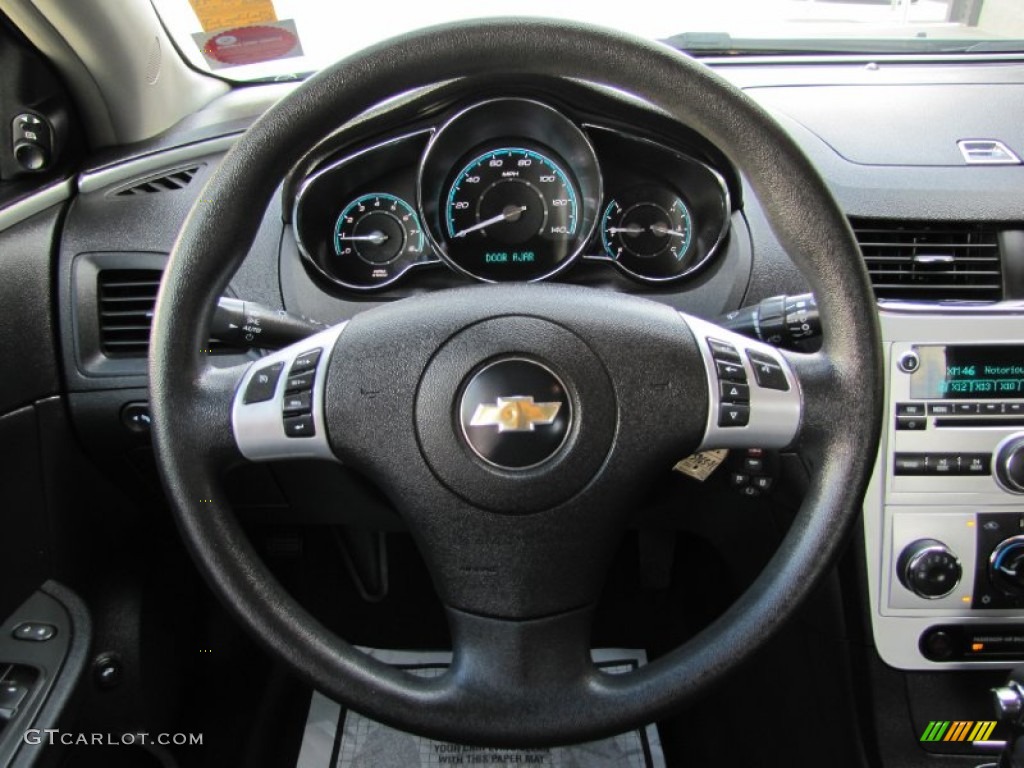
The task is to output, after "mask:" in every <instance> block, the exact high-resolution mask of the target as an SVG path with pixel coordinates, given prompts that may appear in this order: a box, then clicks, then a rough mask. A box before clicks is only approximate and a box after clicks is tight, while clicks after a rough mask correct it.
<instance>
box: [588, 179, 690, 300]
mask: <svg viewBox="0 0 1024 768" xmlns="http://www.w3.org/2000/svg"><path fill="white" fill-rule="evenodd" d="M693 231H694V226H693V216H692V215H691V214H690V209H689V207H688V206H687V205H686V203H685V202H684V201H683V199H682V198H681V197H679V195H677V194H675V193H674V192H672V191H671V190H669V189H668V188H666V187H660V186H659V187H634V188H633V189H630V190H628V191H627V192H625V193H624V194H622V195H618V196H616V197H615V198H614V199H612V200H611V201H610V202H609V203H608V205H607V207H606V208H605V210H604V217H603V218H602V220H601V244H602V245H603V246H604V251H605V253H606V254H607V255H608V257H609V258H611V259H614V260H615V262H616V264H618V265H619V267H621V268H622V269H623V270H624V271H625V272H627V273H628V274H631V275H633V276H634V277H638V278H640V279H643V280H671V279H673V278H676V277H679V276H681V275H683V274H685V273H686V272H688V271H689V270H690V269H691V268H692V267H693V266H694V259H693V258H692V256H693V251H694V250H695V249H694V248H693V245H694V242H693V241H694V237H693Z"/></svg>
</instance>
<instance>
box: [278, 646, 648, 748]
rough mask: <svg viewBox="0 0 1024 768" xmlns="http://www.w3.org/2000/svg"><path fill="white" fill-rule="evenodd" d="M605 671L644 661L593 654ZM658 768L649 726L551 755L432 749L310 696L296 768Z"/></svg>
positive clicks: (442, 659) (437, 670)
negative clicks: (538, 767) (465, 767)
mask: <svg viewBox="0 0 1024 768" xmlns="http://www.w3.org/2000/svg"><path fill="white" fill-rule="evenodd" d="M362 650H363V651H364V652H365V653H367V654H369V655H371V656H373V657H375V658H377V659H380V660H381V661H383V662H385V663H387V664H391V665H393V666H396V667H401V668H404V669H406V670H408V671H409V672H410V673H411V674H416V675H424V676H429V675H440V674H443V673H444V671H445V670H446V669H447V668H448V665H449V664H450V663H451V654H450V653H440V652H419V651H383V650H373V649H366V648H364V649H362ZM591 654H592V656H593V659H594V663H595V664H596V665H597V666H598V667H599V668H600V669H602V670H603V671H605V672H608V673H611V674H615V673H623V672H628V671H630V670H631V669H635V668H636V667H638V666H640V665H641V664H644V663H646V661H647V654H646V653H645V652H644V651H643V650H635V649H598V650H595V651H592V652H591ZM447 765H463V766H475V767H476V768H522V767H523V766H543V767H544V768H622V767H623V766H628V767H629V768H664V766H665V758H664V755H663V754H662V750H661V741H660V740H659V738H658V730H657V728H655V727H654V726H653V725H648V726H647V727H645V728H639V729H637V730H634V731H629V732H628V733H624V734H620V735H619V736H615V737H612V738H609V739H602V740H601V741H593V742H589V743H587V744H578V745H576V746H572V747H552V748H550V749H488V748H484V747H470V746H465V745H462V744H451V743H448V742H443V741H433V740H432V739H426V738H423V737H421V736H414V735H412V734H409V733H404V732H402V731H397V730H395V729H393V728H390V727H388V726H386V725H381V724H380V723H378V722H375V721H374V720H370V719H369V718H366V717H363V716H362V715H360V714H358V713H356V712H352V711H351V710H348V709H346V708H344V707H342V706H341V705H339V704H337V703H336V702H334V701H331V700H330V699H328V698H327V697H326V696H323V695H322V694H320V693H318V692H316V691H314V692H313V698H312V700H311V701H310V705H309V715H308V716H307V718H306V730H305V733H304V734H303V738H302V749H301V751H300V752H299V760H298V763H297V764H296V766H297V768H370V767H371V766H372V768H418V767H420V768H439V767H440V766H447Z"/></svg>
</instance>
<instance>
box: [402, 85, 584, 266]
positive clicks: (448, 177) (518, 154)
mask: <svg viewBox="0 0 1024 768" xmlns="http://www.w3.org/2000/svg"><path fill="white" fill-rule="evenodd" d="M419 191H420V196H419V204H420V213H421V220H422V222H423V228H424V231H425V234H426V237H427V240H428V241H429V243H430V245H431V246H432V248H433V249H434V250H435V251H436V252H437V253H438V254H440V256H441V258H442V259H444V261H446V262H447V263H448V264H449V265H450V266H451V267H453V268H454V269H456V270H458V271H460V272H462V273H464V274H466V275H469V276H470V277H474V278H476V279H477V280H484V281H486V282H491V283H496V282H529V281H534V280H543V279H544V278H547V277H550V276H552V275H555V274H557V273H558V272H560V271H562V270H563V269H567V268H568V267H569V266H570V265H571V264H573V262H574V261H575V260H576V258H577V257H579V256H580V254H581V253H582V252H583V248H584V246H585V245H586V244H587V242H588V241H589V240H590V238H591V236H592V235H593V233H594V229H595V228H596V226H597V219H598V218H599V216H600V208H599V206H600V204H601V197H602V185H601V174H600V172H599V169H598V165H597V157H596V155H595V154H594V148H593V147H592V146H591V144H590V140H589V139H588V138H587V136H586V134H584V133H583V131H582V130H580V128H579V127H578V126H577V125H575V124H574V123H573V122H572V121H570V120H569V119H568V118H566V117H565V116H564V115H563V114H561V113H560V112H557V111H555V110H554V109H552V108H551V107H549V106H547V105H545V104H541V103H539V102H536V101H530V100H528V99H495V100H493V101H485V102H481V103H480V104H476V105H473V106H471V107H467V108H466V109H464V110H463V111H462V112H459V113H458V114H456V115H454V116H453V117H452V118H451V119H450V120H448V122H446V123H445V124H444V125H443V126H442V127H441V128H440V129H439V130H438V131H437V133H436V134H434V137H433V139H431V141H430V144H428V145H427V150H426V152H424V153H423V161H422V162H421V164H420V190H419Z"/></svg>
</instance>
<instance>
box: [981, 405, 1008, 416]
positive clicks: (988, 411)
mask: <svg viewBox="0 0 1024 768" xmlns="http://www.w3.org/2000/svg"><path fill="white" fill-rule="evenodd" d="M980 410H981V413H982V414H983V415H985V416H991V415H993V414H996V413H1002V412H1003V404H1002V403H982V404H981V409H980Z"/></svg>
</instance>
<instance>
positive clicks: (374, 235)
mask: <svg viewBox="0 0 1024 768" xmlns="http://www.w3.org/2000/svg"><path fill="white" fill-rule="evenodd" d="M338 239H339V240H348V241H349V242H357V243H373V244H374V245H381V244H383V243H386V242H387V241H388V236H387V235H385V234H384V233H383V232H379V231H378V232H371V233H370V234H368V235H338Z"/></svg>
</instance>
